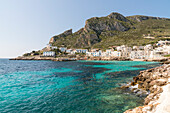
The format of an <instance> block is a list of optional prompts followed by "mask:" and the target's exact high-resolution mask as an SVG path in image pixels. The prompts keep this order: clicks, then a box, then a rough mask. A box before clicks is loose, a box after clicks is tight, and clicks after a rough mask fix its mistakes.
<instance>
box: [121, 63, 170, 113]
mask: <svg viewBox="0 0 170 113" xmlns="http://www.w3.org/2000/svg"><path fill="white" fill-rule="evenodd" d="M121 88H123V89H129V90H131V91H132V92H133V93H135V94H137V95H146V96H147V97H146V98H145V100H144V105H143V106H139V107H136V108H134V109H130V110H127V111H125V112H124V113H170V104H169V103H168V102H170V96H169V95H168V94H170V64H164V65H162V66H160V67H156V68H152V69H148V70H145V71H141V72H140V74H139V75H138V76H136V77H133V82H131V83H130V84H128V85H125V86H122V87H121Z"/></svg>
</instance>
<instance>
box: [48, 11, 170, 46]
mask: <svg viewBox="0 0 170 113" xmlns="http://www.w3.org/2000/svg"><path fill="white" fill-rule="evenodd" d="M148 35H150V36H151V37H155V39H146V38H144V36H148ZM169 38H170V19H167V18H159V17H149V16H140V15H137V16H128V17H124V16H123V15H121V14H119V13H111V14H110V15H108V16H106V17H93V18H90V19H88V20H86V24H85V26H84V28H82V29H80V30H79V31H77V32H75V33H72V29H70V30H67V31H65V32H64V33H62V34H60V35H57V36H53V37H52V38H51V39H50V42H49V43H51V44H52V45H54V46H63V45H64V46H66V47H68V48H102V49H106V48H108V47H110V46H119V45H123V44H124V45H128V46H133V45H146V44H149V43H155V42H157V41H158V40H160V39H169Z"/></svg>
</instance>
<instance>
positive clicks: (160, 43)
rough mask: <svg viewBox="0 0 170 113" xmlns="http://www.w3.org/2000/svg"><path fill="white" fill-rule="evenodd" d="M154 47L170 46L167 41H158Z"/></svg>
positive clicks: (169, 42)
mask: <svg viewBox="0 0 170 113" xmlns="http://www.w3.org/2000/svg"><path fill="white" fill-rule="evenodd" d="M156 45H157V46H163V45H170V41H168V40H160V41H158V43H157V44H156Z"/></svg>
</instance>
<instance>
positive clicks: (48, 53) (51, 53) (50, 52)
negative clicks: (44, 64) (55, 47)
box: [43, 51, 55, 57]
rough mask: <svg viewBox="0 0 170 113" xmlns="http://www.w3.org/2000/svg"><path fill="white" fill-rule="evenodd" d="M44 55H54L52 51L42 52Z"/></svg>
mask: <svg viewBox="0 0 170 113" xmlns="http://www.w3.org/2000/svg"><path fill="white" fill-rule="evenodd" d="M43 56H44V57H55V52H54V51H45V52H43Z"/></svg>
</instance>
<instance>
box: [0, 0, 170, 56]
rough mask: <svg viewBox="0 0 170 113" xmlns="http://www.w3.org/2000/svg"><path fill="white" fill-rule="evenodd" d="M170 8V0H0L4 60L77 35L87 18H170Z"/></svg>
mask: <svg viewBox="0 0 170 113" xmlns="http://www.w3.org/2000/svg"><path fill="white" fill-rule="evenodd" d="M169 5H170V0H0V58H11V57H17V56H18V55H22V54H23V53H25V52H30V51H32V50H38V49H42V48H43V47H45V46H46V44H47V43H48V42H49V39H50V37H52V36H53V35H56V34H60V33H62V32H63V31H65V30H67V29H70V28H72V29H73V31H74V32H75V31H77V30H79V29H80V28H82V27H83V26H84V25H85V20H86V19H88V18H91V17H95V16H97V17H101V16H106V15H108V14H110V13H111V12H119V13H121V14H123V15H124V16H130V15H148V16H158V17H166V18H170V12H169V10H170V8H169Z"/></svg>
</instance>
